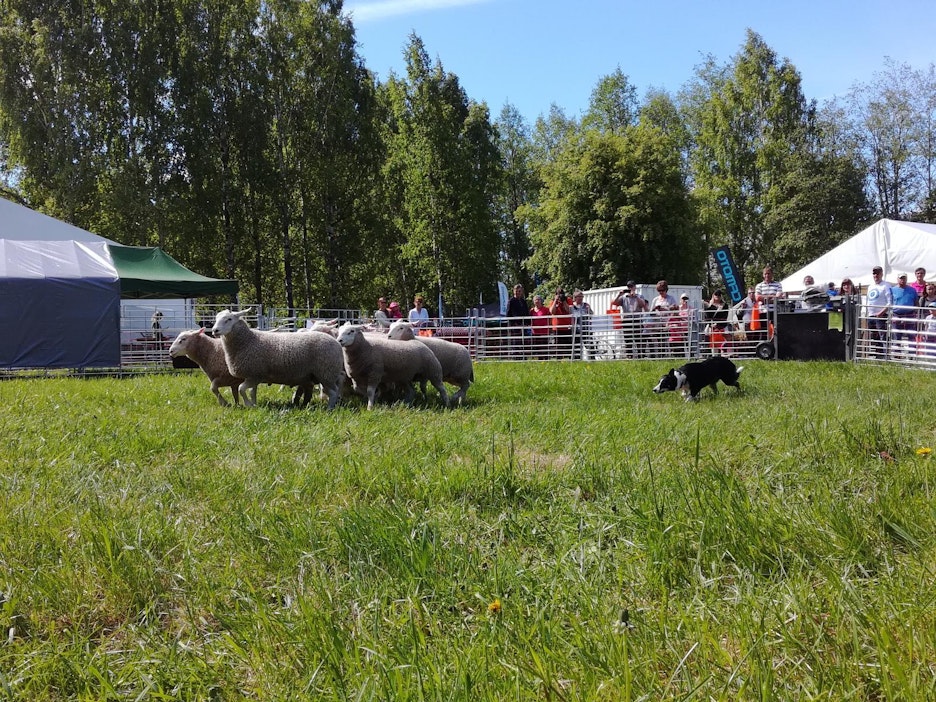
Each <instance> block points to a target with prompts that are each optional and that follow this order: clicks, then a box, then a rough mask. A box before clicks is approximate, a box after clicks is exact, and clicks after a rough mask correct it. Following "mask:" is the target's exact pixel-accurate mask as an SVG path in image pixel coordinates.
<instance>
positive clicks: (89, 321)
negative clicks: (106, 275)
mask: <svg viewBox="0 0 936 702" xmlns="http://www.w3.org/2000/svg"><path fill="white" fill-rule="evenodd" d="M0 301H2V302H0V329H4V330H6V332H5V333H3V334H0V367H3V368H116V367H118V366H119V365H120V282H119V281H118V280H115V279H101V278H0Z"/></svg>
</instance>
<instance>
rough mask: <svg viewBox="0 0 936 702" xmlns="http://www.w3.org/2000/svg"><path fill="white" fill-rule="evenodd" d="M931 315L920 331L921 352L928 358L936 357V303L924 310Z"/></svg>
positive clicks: (924, 320)
mask: <svg viewBox="0 0 936 702" xmlns="http://www.w3.org/2000/svg"><path fill="white" fill-rule="evenodd" d="M924 309H925V310H926V311H927V312H929V314H928V315H927V316H926V317H924V318H923V321H922V322H921V329H920V341H921V343H920V350H921V351H922V352H923V354H924V355H926V356H930V357H932V356H936V302H930V303H929V304H927V305H926V307H925V308H924Z"/></svg>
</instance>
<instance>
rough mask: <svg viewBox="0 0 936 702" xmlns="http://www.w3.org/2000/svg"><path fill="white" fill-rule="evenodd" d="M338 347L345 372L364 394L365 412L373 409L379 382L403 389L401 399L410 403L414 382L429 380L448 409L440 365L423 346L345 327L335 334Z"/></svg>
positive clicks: (357, 326) (360, 329)
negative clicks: (341, 352)
mask: <svg viewBox="0 0 936 702" xmlns="http://www.w3.org/2000/svg"><path fill="white" fill-rule="evenodd" d="M338 344H339V345H340V346H341V349H342V351H343V352H344V365H345V373H347V375H348V377H350V378H351V380H352V381H353V383H354V388H355V390H356V391H358V392H362V393H366V395H367V409H373V407H374V400H375V398H376V395H377V388H378V386H379V385H380V384H381V383H384V384H387V385H393V386H395V387H398V388H403V389H404V393H405V395H404V400H405V401H406V402H407V403H412V401H413V381H414V380H415V381H428V382H430V383H432V386H433V387H434V388H435V389H436V390H438V392H439V396H440V397H441V398H442V404H444V405H445V406H448V393H447V392H446V390H445V385H444V384H443V383H442V366H441V365H439V360H438V359H437V358H436V357H435V355H434V354H433V353H432V352H431V351H430V350H429V349H428V348H426V347H425V346H423V345H422V344H410V343H407V342H402V341H393V340H391V339H387V338H386V337H384V336H383V335H378V334H365V333H364V329H363V328H362V327H361V326H360V325H357V324H344V325H343V326H342V327H341V329H339V331H338Z"/></svg>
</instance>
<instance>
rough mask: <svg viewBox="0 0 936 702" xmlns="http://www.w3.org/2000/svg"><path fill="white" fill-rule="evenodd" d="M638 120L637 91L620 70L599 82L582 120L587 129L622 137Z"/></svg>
mask: <svg viewBox="0 0 936 702" xmlns="http://www.w3.org/2000/svg"><path fill="white" fill-rule="evenodd" d="M636 121H637V89H636V88H635V87H634V86H633V85H631V82H630V79H629V78H628V77H627V75H626V74H625V73H624V72H623V71H621V69H620V67H618V68H617V69H616V70H615V71H614V73H612V74H610V75H607V76H605V77H604V78H602V79H601V80H599V81H598V85H596V86H595V88H594V89H593V90H592V93H591V99H590V101H589V106H588V111H587V112H586V113H585V117H584V118H583V119H582V126H583V127H585V128H586V129H596V130H598V131H601V132H610V133H611V134H621V133H622V132H623V131H624V130H625V129H627V127H629V126H631V125H632V124H634V123H635V122H636Z"/></svg>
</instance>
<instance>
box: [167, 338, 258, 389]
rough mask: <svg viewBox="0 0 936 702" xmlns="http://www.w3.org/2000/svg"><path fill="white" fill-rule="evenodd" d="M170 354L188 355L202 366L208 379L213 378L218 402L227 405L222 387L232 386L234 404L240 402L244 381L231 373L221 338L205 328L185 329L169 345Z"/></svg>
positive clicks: (212, 381)
mask: <svg viewBox="0 0 936 702" xmlns="http://www.w3.org/2000/svg"><path fill="white" fill-rule="evenodd" d="M169 355H170V356H172V357H173V358H176V357H178V356H188V357H189V358H191V359H192V360H193V361H195V363H197V364H198V367H199V368H201V369H202V370H203V371H204V372H205V375H207V376H208V379H209V380H211V392H213V393H214V394H215V397H217V398H218V404H220V405H222V406H227V405H228V404H229V403H228V401H227V400H225V399H224V396H222V395H221V390H220V388H225V387H227V388H231V393H232V394H233V395H234V404H235V405H236V404H237V403H238V402H240V395H239V394H238V390H237V388H238V387H239V386H240V384H241V383H242V382H244V381H243V378H238V377H235V376H233V375H231V371H230V370H228V366H227V361H226V360H225V358H224V345H223V344H222V343H221V340H220V339H213V338H211V337H210V336H207V335H206V334H205V330H204V328H201V329H193V330H190V331H184V332H182V333H181V334H179V335H178V336H177V337H176V338H175V339H174V340H173V342H172V346H170V347H169Z"/></svg>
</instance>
